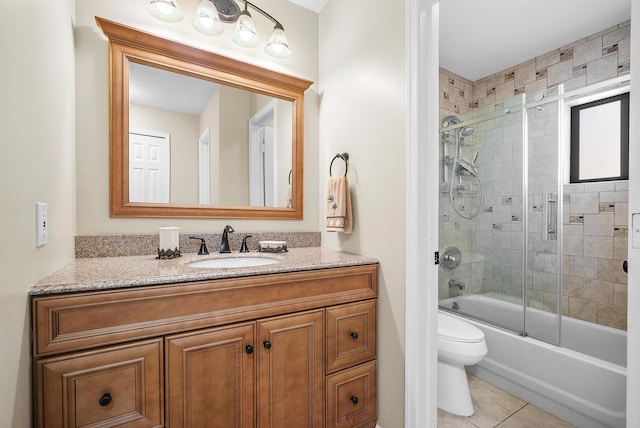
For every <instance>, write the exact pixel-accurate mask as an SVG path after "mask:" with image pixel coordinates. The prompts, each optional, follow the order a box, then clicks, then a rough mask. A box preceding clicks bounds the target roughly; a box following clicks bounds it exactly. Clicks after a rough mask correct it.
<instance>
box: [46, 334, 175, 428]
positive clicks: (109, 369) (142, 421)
mask: <svg viewBox="0 0 640 428" xmlns="http://www.w3.org/2000/svg"><path fill="white" fill-rule="evenodd" d="M162 361H163V357H162V342H161V341H160V340H153V341H147V342H142V343H137V344H135V345H125V346H117V347H112V348H108V349H104V350H100V351H94V352H85V353H78V354H73V355H67V356H64V357H59V358H48V359H42V360H40V361H37V362H36V379H35V383H36V391H37V403H36V409H35V414H36V418H35V424H34V425H35V426H37V427H80V426H116V425H117V426H124V427H152V426H162V424H163V411H162V408H163V393H162V391H163V388H164V381H163V374H162V373H163V371H162V365H163V362H162Z"/></svg>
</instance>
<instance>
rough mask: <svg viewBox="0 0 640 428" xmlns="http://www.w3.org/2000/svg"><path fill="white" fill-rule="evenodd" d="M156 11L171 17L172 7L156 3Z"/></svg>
mask: <svg viewBox="0 0 640 428" xmlns="http://www.w3.org/2000/svg"><path fill="white" fill-rule="evenodd" d="M157 7H158V11H159V12H160V13H161V14H163V15H171V11H172V10H173V6H171V5H169V4H166V3H164V2H163V3H160V2H159V3H158V6H157Z"/></svg>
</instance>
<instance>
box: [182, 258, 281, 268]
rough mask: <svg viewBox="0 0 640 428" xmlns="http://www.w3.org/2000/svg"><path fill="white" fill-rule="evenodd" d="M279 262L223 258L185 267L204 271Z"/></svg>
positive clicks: (189, 264)
mask: <svg viewBox="0 0 640 428" xmlns="http://www.w3.org/2000/svg"><path fill="white" fill-rule="evenodd" d="M279 261H280V260H276V259H271V258H268V257H224V258H220V259H207V260H199V261H197V262H191V263H187V266H189V267H193V268H206V269H226V268H246V267H255V266H266V265H272V264H274V263H278V262H279Z"/></svg>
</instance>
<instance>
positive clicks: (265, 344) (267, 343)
mask: <svg viewBox="0 0 640 428" xmlns="http://www.w3.org/2000/svg"><path fill="white" fill-rule="evenodd" d="M262 346H264V349H271V342H269V341H268V340H265V341H264V342H262Z"/></svg>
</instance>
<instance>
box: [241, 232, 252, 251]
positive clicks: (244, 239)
mask: <svg viewBox="0 0 640 428" xmlns="http://www.w3.org/2000/svg"><path fill="white" fill-rule="evenodd" d="M247 238H251V235H247V236H245V237H244V238H242V245H241V246H240V252H241V253H248V252H249V247H247Z"/></svg>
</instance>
